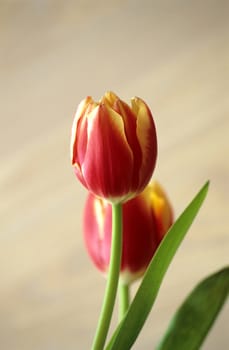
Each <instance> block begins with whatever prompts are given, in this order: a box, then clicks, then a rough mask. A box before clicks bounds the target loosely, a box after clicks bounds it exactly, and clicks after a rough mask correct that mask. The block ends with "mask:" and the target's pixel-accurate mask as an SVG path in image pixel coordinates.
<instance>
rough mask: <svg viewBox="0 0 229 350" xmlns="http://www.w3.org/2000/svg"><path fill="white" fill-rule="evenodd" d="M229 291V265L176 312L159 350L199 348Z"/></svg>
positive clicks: (194, 291)
mask: <svg viewBox="0 0 229 350" xmlns="http://www.w3.org/2000/svg"><path fill="white" fill-rule="evenodd" d="M228 293H229V267H227V268H225V269H223V270H221V271H219V272H217V273H215V274H214V275H211V276H210V277H208V278H206V279H205V280H203V281H202V282H201V283H199V284H198V285H197V286H196V287H195V289H194V290H193V291H192V293H191V294H190V295H189V296H188V297H187V298H186V300H185V301H184V302H183V304H182V305H181V306H180V308H179V309H178V310H177V312H176V313H175V315H174V317H173V319H172V321H171V323H170V325H169V328H168V330H167V332H166V334H165V336H164V338H163V339H162V341H161V343H160V344H159V346H158V347H157V350H171V349H176V350H197V349H199V348H200V346H201V344H202V343H203V341H204V338H205V337H206V335H207V333H208V331H209V329H210V328H211V326H212V324H213V322H214V320H215V319H216V317H217V315H218V313H219V312H220V310H221V308H222V306H223V304H224V302H225V300H226V298H227V296H228Z"/></svg>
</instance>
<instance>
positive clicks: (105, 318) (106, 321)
mask: <svg viewBox="0 0 229 350" xmlns="http://www.w3.org/2000/svg"><path fill="white" fill-rule="evenodd" d="M121 256H122V204H120V203H119V204H112V239H111V255H110V265H109V272H108V276H107V285H106V289H105V294H104V299H103V305H102V310H101V313H100V318H99V322H98V326H97V330H96V333H95V338H94V342H93V345H92V350H102V349H103V348H104V345H105V342H106V337H107V333H108V330H109V326H110V321H111V317H112V313H113V309H114V304H115V299H116V293H117V289H118V281H119V272H120V265H121Z"/></svg>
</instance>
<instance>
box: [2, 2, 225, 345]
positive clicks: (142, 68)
mask: <svg viewBox="0 0 229 350" xmlns="http://www.w3.org/2000/svg"><path fill="white" fill-rule="evenodd" d="M228 18H229V2H228V1H227V0H225V1H224V0H205V1H204V0H203V1H197V0H193V1H181V0H174V1H169V0H162V1H152V0H151V1H150V0H148V1H147V0H141V1H140V0H133V1H121V0H116V1H115V0H114V1H104V0H97V1H92V0H86V1H83V0H82V1H69V0H67V1H60V0H53V1H51V0H47V1H45V0H31V1H22V0H21V1H20V0H18V1H17V0H8V1H7V0H1V1H0V101H1V102H0V118H1V138H0V157H1V158H0V159H1V171H0V198H1V200H0V276H1V277H0V347H1V349H4V350H27V349H33V350H52V349H55V350H63V349H68V350H73V349H74V350H75V349H89V348H90V345H91V342H92V338H93V334H94V330H95V325H96V322H97V319H98V315H99V310H100V306H101V302H102V296H103V291H104V287H105V280H104V278H103V277H102V276H101V275H100V274H99V273H98V272H97V271H96V270H95V269H94V267H93V266H92V264H91V262H90V261H89V258H88V257H87V255H86V252H85V250H84V244H83V239H82V229H81V216H82V210H83V203H84V199H85V196H86V191H85V190H84V189H83V188H82V187H81V185H80V184H79V183H78V182H77V180H76V179H75V177H74V175H73V171H72V168H71V165H70V159H69V138H70V130H71V124H72V120H73V116H74V113H75V110H76V107H77V105H78V103H79V102H80V101H81V99H83V98H84V97H85V96H86V95H91V96H93V97H94V98H95V99H99V98H100V97H101V95H103V94H104V92H105V91H106V90H113V91H114V92H116V93H117V94H118V95H119V96H120V97H121V98H122V99H125V100H126V101H129V99H130V98H131V97H132V96H134V95H137V96H140V97H142V98H143V99H144V100H145V101H146V102H147V103H148V105H149V106H150V108H151V110H152V112H153V115H154V118H155V123H156V126H157V132H158V141H159V157H158V162H157V167H156V171H155V175H154V177H155V178H157V179H158V180H159V181H160V182H161V184H162V185H163V186H164V187H165V188H166V190H167V193H168V195H169V197H170V199H171V201H172V203H173V205H174V210H175V213H176V215H179V213H180V212H181V211H182V210H183V209H184V207H185V206H186V205H187V204H188V202H189V201H190V200H191V198H192V197H193V196H194V195H195V194H196V192H197V191H198V190H199V188H200V187H201V186H202V185H203V183H204V182H205V181H206V180H207V179H210V180H211V187H210V192H209V195H208V197H207V200H206V202H205V203H204V206H203V208H202V209H201V211H200V213H199V216H198V218H197V220H196V221H195V223H194V224H193V226H192V228H191V230H190V232H189V234H188V236H187V238H186V239H185V241H184V243H183V244H182V246H181V248H180V249H179V251H178V253H177V255H176V257H175V259H174V261H173V263H172V265H171V267H170V268H169V271H168V272H167V275H166V278H165V280H164V283H163V285H162V288H161V292H160V294H159V297H158V299H157V302H156V305H155V308H154V310H153V312H152V313H151V315H150V317H149V319H148V321H147V323H146V326H145V328H144V330H143V332H142V333H141V335H140V338H139V340H138V341H137V342H136V344H135V345H134V347H133V349H135V350H140V349H153V348H154V346H155V345H156V344H157V342H158V340H159V339H160V337H161V335H162V333H163V331H164V329H165V328H166V326H167V324H168V322H169V320H170V318H171V316H172V314H173V312H174V311H175V309H176V308H177V306H178V305H179V303H180V302H181V300H182V299H183V298H184V297H185V295H186V294H187V293H188V292H189V291H190V290H191V289H192V288H193V287H194V285H195V284H196V283H197V282H198V281H199V280H200V279H202V278H203V277H205V276H206V275H207V274H209V273H212V272H214V271H216V270H218V269H220V268H221V267H223V266H224V265H226V264H227V263H228V251H229V249H228V248H229V238H228V227H229V218H228V208H229V188H228V187H229V186H228V183H229V163H228V156H229V154H228V151H229V141H228V131H229V128H228V126H229V125H228V124H229V123H228V112H229V99H228V91H229V89H228V88H229V86H228V85H229V71H228V68H229V67H228V63H229V55H228V53H229V49H228V39H229V37H228V35H229V24H228V23H229V22H228ZM136 288H137V284H136V285H135V286H134V288H133V293H134V290H135V289H136ZM228 322H229V313H228V306H227V307H226V308H225V309H224V310H223V312H222V313H221V314H220V317H219V319H218V320H217V322H216V324H215V325H214V327H213V329H212V333H211V334H210V335H209V336H208V338H207V340H206V342H205V344H204V346H203V349H205V350H207V349H208V350H213V349H226V348H227V347H228V346H229V345H228V344H229V339H228V329H227V325H228Z"/></svg>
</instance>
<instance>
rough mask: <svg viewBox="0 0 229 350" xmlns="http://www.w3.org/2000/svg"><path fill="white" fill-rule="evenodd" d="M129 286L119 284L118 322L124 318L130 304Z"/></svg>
mask: <svg viewBox="0 0 229 350" xmlns="http://www.w3.org/2000/svg"><path fill="white" fill-rule="evenodd" d="M129 289H130V288H129V284H126V283H122V282H120V283H119V321H121V320H122V319H123V317H124V316H125V314H126V312H127V310H128V308H129V304H130V290H129Z"/></svg>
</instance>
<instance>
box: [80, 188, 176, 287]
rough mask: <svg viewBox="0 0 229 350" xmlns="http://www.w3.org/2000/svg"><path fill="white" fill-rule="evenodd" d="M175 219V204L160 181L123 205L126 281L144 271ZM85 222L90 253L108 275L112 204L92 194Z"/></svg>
mask: <svg viewBox="0 0 229 350" xmlns="http://www.w3.org/2000/svg"><path fill="white" fill-rule="evenodd" d="M172 222H173V212H172V207H171V204H170V202H169V200H168V197H167V196H166V194H165V192H164V190H163V189H162V187H161V186H160V185H159V184H158V183H157V182H152V183H150V184H149V185H148V186H147V187H146V188H145V190H144V191H143V192H142V193H141V194H140V195H138V196H137V197H135V198H133V199H131V200H129V201H128V202H126V203H124V204H123V249H122V261H121V279H122V282H123V283H126V284H128V283H130V282H131V281H133V280H135V279H136V278H138V277H140V276H141V275H142V274H143V273H144V271H145V269H146V268H147V266H148V264H149V262H150V260H151V259H152V257H153V255H154V253H155V251H156V249H157V247H158V245H159V244H160V242H161V240H162V238H163V237H164V235H165V234H166V232H167V231H168V229H169V227H170V226H171V224H172ZM83 224H84V238H85V243H86V247H87V250H88V253H89V255H90V257H91V258H92V260H93V262H94V264H95V265H96V266H97V268H98V269H99V270H100V271H102V272H104V273H105V274H106V272H107V269H108V266H109V260H110V245H111V232H112V211H111V205H110V204H109V203H107V201H105V200H104V199H101V198H97V197H95V196H93V195H92V194H89V195H88V198H87V201H86V205H85V209H84V220H83Z"/></svg>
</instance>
